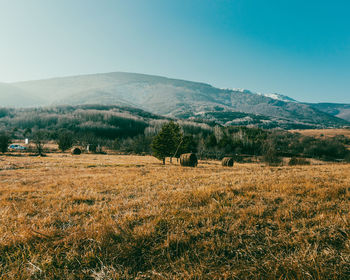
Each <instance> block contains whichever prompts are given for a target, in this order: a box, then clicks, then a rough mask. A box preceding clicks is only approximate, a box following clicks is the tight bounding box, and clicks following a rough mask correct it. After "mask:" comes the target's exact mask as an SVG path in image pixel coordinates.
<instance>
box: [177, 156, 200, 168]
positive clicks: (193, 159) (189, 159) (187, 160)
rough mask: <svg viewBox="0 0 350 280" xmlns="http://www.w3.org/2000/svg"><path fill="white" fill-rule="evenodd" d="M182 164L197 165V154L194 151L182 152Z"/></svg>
mask: <svg viewBox="0 0 350 280" xmlns="http://www.w3.org/2000/svg"><path fill="white" fill-rule="evenodd" d="M180 164H181V166H191V167H196V166H197V164H198V160H197V156H196V154H193V153H189V154H182V155H181V156H180Z"/></svg>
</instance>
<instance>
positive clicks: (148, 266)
mask: <svg viewBox="0 0 350 280" xmlns="http://www.w3.org/2000/svg"><path fill="white" fill-rule="evenodd" d="M349 211H350V164H324V165H310V166H293V167H289V166H282V167H267V166H264V165H261V164H257V163H255V164H248V163H246V164H235V166H234V167H232V168H230V167H222V166H221V165H220V162H218V161H200V162H199V166H198V167H197V168H185V167H181V166H179V165H178V164H177V162H176V160H175V161H174V163H173V164H172V165H170V164H169V163H168V162H167V165H165V166H162V165H161V163H160V162H159V161H158V160H157V159H155V158H153V157H149V156H144V157H142V156H118V155H92V154H84V155H81V156H72V155H69V154H49V155H48V156H47V157H30V156H27V155H19V156H0V278H1V279H276V280H277V279H350V212H349Z"/></svg>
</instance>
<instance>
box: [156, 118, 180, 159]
mask: <svg viewBox="0 0 350 280" xmlns="http://www.w3.org/2000/svg"><path fill="white" fill-rule="evenodd" d="M181 139H182V132H181V128H180V126H179V125H178V124H176V123H174V122H173V121H171V122H169V123H166V124H164V125H163V126H162V129H161V130H160V132H159V133H158V135H156V136H155V137H154V138H153V141H152V150H153V155H154V156H155V157H156V158H158V159H160V160H162V161H163V164H165V158H166V157H170V162H171V159H172V157H173V156H174V154H175V153H176V150H177V148H178V146H179V144H180V143H181Z"/></svg>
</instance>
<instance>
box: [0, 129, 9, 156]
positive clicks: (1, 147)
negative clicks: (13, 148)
mask: <svg viewBox="0 0 350 280" xmlns="http://www.w3.org/2000/svg"><path fill="white" fill-rule="evenodd" d="M9 145H10V137H9V136H8V135H6V134H5V133H1V134H0V151H1V152H2V153H3V154H4V153H6V152H7V149H8V146H9Z"/></svg>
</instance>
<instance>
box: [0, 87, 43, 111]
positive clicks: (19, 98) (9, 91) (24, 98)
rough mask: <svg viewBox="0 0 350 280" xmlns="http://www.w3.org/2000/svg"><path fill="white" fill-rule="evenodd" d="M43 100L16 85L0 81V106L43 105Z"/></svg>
mask: <svg viewBox="0 0 350 280" xmlns="http://www.w3.org/2000/svg"><path fill="white" fill-rule="evenodd" d="M43 104H44V102H43V101H42V100H41V99H40V98H37V97H35V96H34V95H33V94H31V93H28V92H26V91H25V90H22V89H20V88H18V87H16V86H13V85H10V84H4V83H0V106H1V107H28V106H38V105H43Z"/></svg>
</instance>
